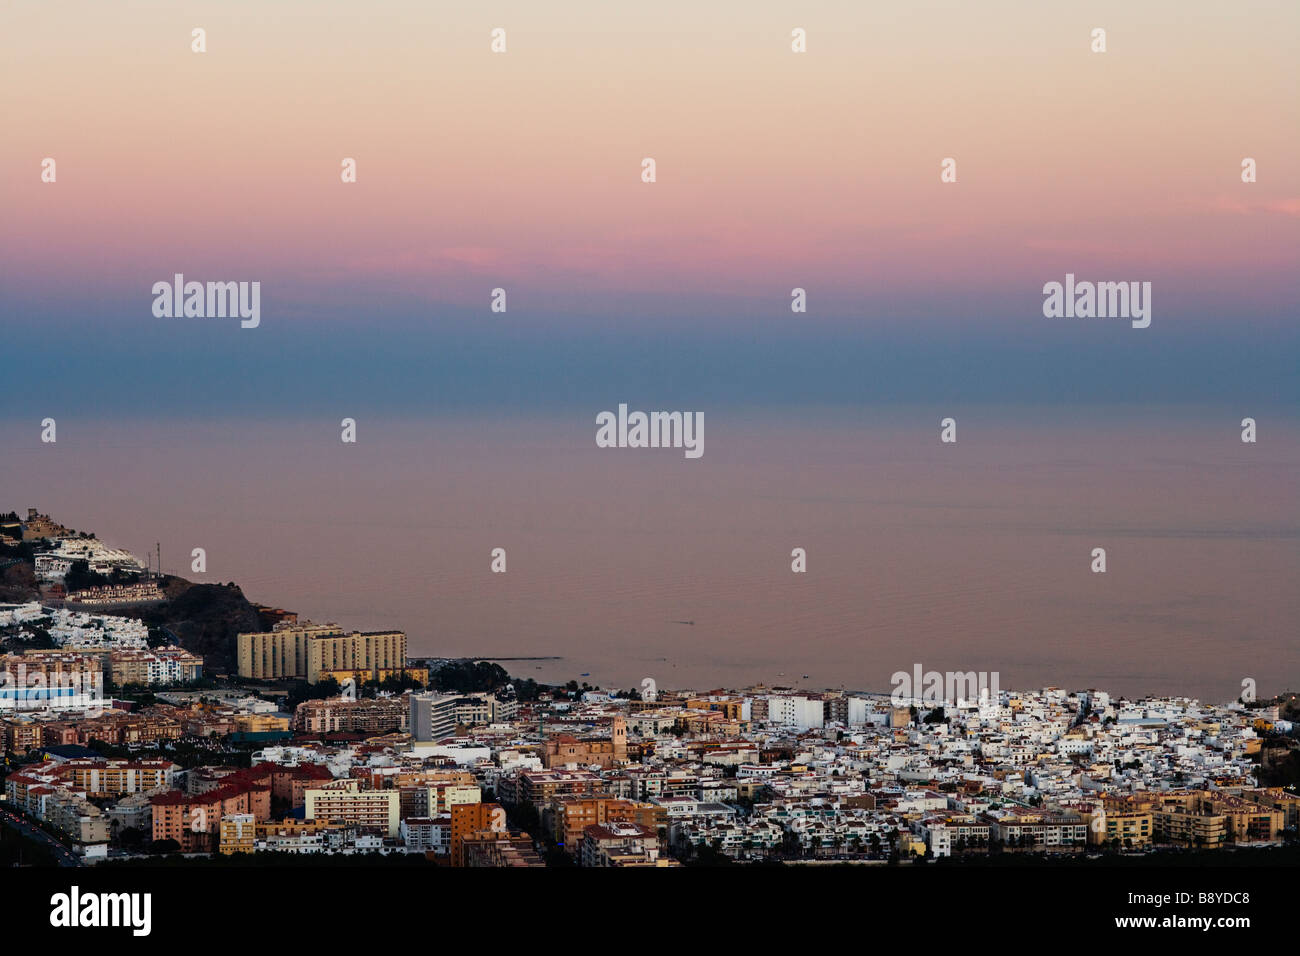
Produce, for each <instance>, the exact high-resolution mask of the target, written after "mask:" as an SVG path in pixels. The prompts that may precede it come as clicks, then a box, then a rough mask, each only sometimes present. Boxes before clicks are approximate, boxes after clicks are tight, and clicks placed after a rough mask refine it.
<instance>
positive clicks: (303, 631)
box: [236, 623, 406, 684]
mask: <svg viewBox="0 0 1300 956" xmlns="http://www.w3.org/2000/svg"><path fill="white" fill-rule="evenodd" d="M236 647H237V659H238V666H239V676H240V677H253V678H260V679H263V680H274V679H279V678H297V679H299V680H305V681H307V682H308V683H311V684H315V683H317V682H319V681H321V680H323V679H325V678H327V677H334V678H336V679H338V680H342V679H344V678H346V677H353V678H357V679H359V680H383V679H384V678H385V677H388V676H391V675H396V674H402V673H405V672H406V634H404V633H403V632H402V631H373V632H366V631H352V632H350V633H349V632H345V631H344V630H343V629H342V628H341V627H339V626H338V625H336V624H310V623H308V624H301V625H299V624H283V625H280V626H277V627H275V628H273V629H272V630H270V631H263V632H260V633H256V634H250V633H245V634H240V635H238V636H237V637H236Z"/></svg>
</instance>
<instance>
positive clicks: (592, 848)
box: [577, 821, 659, 866]
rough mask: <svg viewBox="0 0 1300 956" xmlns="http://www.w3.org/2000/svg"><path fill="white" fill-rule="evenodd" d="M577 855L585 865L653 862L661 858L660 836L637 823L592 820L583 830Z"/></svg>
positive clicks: (623, 864)
mask: <svg viewBox="0 0 1300 956" xmlns="http://www.w3.org/2000/svg"><path fill="white" fill-rule="evenodd" d="M577 856H578V861H579V863H580V864H581V865H582V866H615V865H619V866H627V865H629V864H631V863H633V862H642V863H643V865H644V864H653V863H654V862H655V861H656V860H658V859H659V837H658V835H657V834H656V833H655V831H654V830H651V829H650V828H649V827H643V826H641V825H639V824H636V823H629V822H624V821H611V822H609V823H604V824H601V823H593V824H591V825H590V826H588V827H587V828H586V829H585V830H584V831H583V834H582V840H581V846H580V849H579V852H578V854H577ZM615 861H617V862H615Z"/></svg>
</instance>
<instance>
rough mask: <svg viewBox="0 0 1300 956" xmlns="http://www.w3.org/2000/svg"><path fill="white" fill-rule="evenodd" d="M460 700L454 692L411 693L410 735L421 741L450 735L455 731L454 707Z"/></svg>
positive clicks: (439, 738)
mask: <svg viewBox="0 0 1300 956" xmlns="http://www.w3.org/2000/svg"><path fill="white" fill-rule="evenodd" d="M460 700H461V698H460V697H458V696H456V695H455V694H412V695H411V698H410V708H411V711H410V722H409V729H410V733H411V736H412V737H414V738H415V739H416V740H418V741H421V742H427V741H431V740H441V739H442V738H443V737H450V736H451V735H452V734H453V733H455V732H456V707H457V705H458V704H459V703H460Z"/></svg>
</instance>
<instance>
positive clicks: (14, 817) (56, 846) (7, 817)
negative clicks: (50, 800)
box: [0, 806, 82, 866]
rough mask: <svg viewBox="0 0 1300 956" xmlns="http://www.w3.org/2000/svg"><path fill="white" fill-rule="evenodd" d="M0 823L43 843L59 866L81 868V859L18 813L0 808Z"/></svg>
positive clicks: (8, 808)
mask: <svg viewBox="0 0 1300 956" xmlns="http://www.w3.org/2000/svg"><path fill="white" fill-rule="evenodd" d="M0 822H3V823H4V824H5V825H6V826H11V827H13V828H14V829H15V830H17V831H18V832H19V833H21V834H23V836H26V837H30V838H31V839H33V840H36V841H37V842H39V843H44V844H45V845H46V846H47V847H49V848H50V852H52V853H53V854H54V859H55V860H56V861H57V862H58V864H59V866H81V865H82V861H81V857H79V856H77V854H75V853H73V852H72V851H71V850H69V849H68V848H67V847H66V846H64V845H63V844H62V843H60V842H59V841H58V840H56V839H54V837H52V836H51V835H50V834H48V833H46V832H45V831H44V830H42V829H41V828H40V827H38V826H36V825H35V824H34V823H32V822H31V821H29V820H28V819H26V818H25V817H24V816H23V815H22V814H21V813H18V812H17V811H16V810H14V809H13V808H12V807H6V806H0Z"/></svg>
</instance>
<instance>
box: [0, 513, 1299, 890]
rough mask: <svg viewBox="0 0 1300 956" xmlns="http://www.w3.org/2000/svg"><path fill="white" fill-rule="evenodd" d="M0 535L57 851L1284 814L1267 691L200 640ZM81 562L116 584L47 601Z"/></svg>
mask: <svg viewBox="0 0 1300 956" xmlns="http://www.w3.org/2000/svg"><path fill="white" fill-rule="evenodd" d="M0 534H2V535H3V539H2V540H0V548H3V549H4V550H3V553H2V554H0V563H3V564H4V565H5V567H4V571H5V578H4V583H5V587H6V592H5V593H6V594H8V595H11V596H12V595H13V594H14V592H15V590H21V588H22V587H23V586H24V585H23V584H22V582H23V581H26V582H27V583H28V586H30V587H31V588H34V589H35V593H34V594H32V595H30V596H31V597H32V599H31V600H26V601H22V602H11V603H6V604H3V605H0V640H3V646H4V650H5V654H4V655H3V657H0V674H2V675H3V676H2V678H0V679H2V680H3V686H2V687H0V737H2V739H3V747H4V766H3V773H4V799H3V803H0V810H2V811H3V812H2V813H0V821H3V822H4V823H5V824H6V825H7V826H9V827H10V828H12V829H17V830H19V831H20V832H22V833H24V834H26V835H27V838H29V839H30V840H31V841H32V842H33V844H34V845H35V846H38V847H42V848H43V849H44V850H45V851H47V852H48V853H49V854H50V855H51V856H52V857H53V858H55V859H57V860H60V861H62V862H63V863H64V865H86V864H96V865H99V866H112V865H114V863H115V861H121V862H128V861H148V860H151V859H153V860H157V859H161V858H169V859H179V858H184V859H186V860H188V861H190V862H193V863H195V864H201V863H202V861H203V860H205V859H214V858H232V857H234V858H237V859H244V860H247V861H250V862H251V861H255V860H262V861H272V860H276V859H282V858H283V856H282V855H284V854H293V855H301V854H316V855H320V856H321V857H326V856H343V857H348V856H351V857H356V858H362V857H364V858H365V859H367V860H374V861H382V860H385V859H387V860H402V861H406V862H412V861H415V862H424V863H428V864H432V865H442V866H449V867H515V866H519V867H541V866H568V865H578V866H587V867H676V866H684V865H733V864H764V865H767V864H777V863H779V864H785V865H815V864H826V863H844V864H862V865H872V864H878V865H885V866H888V865H893V864H899V863H903V862H919V863H927V862H932V863H936V864H957V863H972V862H978V861H991V860H994V859H995V858H1006V857H1011V856H1019V857H1023V858H1026V859H1029V858H1032V859H1036V860H1042V861H1044V862H1050V861H1058V862H1059V861H1064V860H1068V859H1074V858H1081V857H1085V856H1087V857H1096V856H1105V855H1116V856H1122V855H1129V856H1134V855H1149V854H1160V853H1172V854H1178V853H1191V852H1201V851H1216V852H1221V853H1231V852H1258V853H1263V854H1267V853H1269V852H1270V850H1269V848H1277V847H1280V846H1283V845H1284V844H1288V843H1292V842H1293V841H1294V840H1295V839H1296V834H1297V827H1298V825H1300V794H1297V792H1296V788H1295V784H1296V780H1295V779H1294V778H1293V771H1294V765H1295V763H1296V760H1295V752H1296V727H1295V724H1294V723H1293V717H1294V714H1295V711H1296V709H1297V701H1296V699H1295V697H1294V695H1291V696H1284V697H1283V698H1279V699H1277V700H1273V701H1264V702H1255V701H1251V700H1246V701H1234V702H1231V703H1227V704H1223V705H1213V704H1205V703H1201V702H1199V701H1196V700H1193V699H1189V698H1184V697H1152V698H1145V699H1140V700H1124V699H1117V698H1114V697H1112V696H1111V695H1110V694H1108V693H1107V692H1106V691H1104V690H1099V689H1076V690H1069V689H1064V688H1058V687H1045V688H1038V689H1034V690H1023V691H1011V690H1002V689H999V688H998V686H997V683H996V679H995V680H994V681H993V683H992V686H991V687H990V686H985V685H981V687H980V693H979V695H978V696H974V697H971V698H964V697H957V698H955V699H950V700H943V701H942V702H938V703H935V702H930V703H927V702H926V700H924V699H922V698H911V699H906V698H903V699H900V697H899V696H898V694H897V693H895V694H894V695H892V696H891V695H889V694H880V693H866V692H852V691H844V690H834V691H821V692H813V691H809V690H807V689H804V688H794V687H780V686H765V685H756V686H749V687H743V688H693V689H688V688H676V689H665V688H662V687H656V686H654V685H653V682H651V684H650V685H649V687H648V689H647V688H646V685H643V688H642V690H641V691H637V690H621V689H615V688H597V687H592V686H589V685H585V684H579V683H577V682H576V681H570V682H569V683H568V684H567V685H564V686H546V685H540V684H537V683H536V682H534V681H533V680H531V679H527V678H513V677H511V676H510V675H509V674H508V673H507V672H506V671H505V670H504V669H503V668H502V667H501V666H500V665H498V664H495V663H493V662H490V661H484V660H472V659H471V660H465V659H441V658H417V657H413V656H411V655H410V653H409V650H408V648H407V636H406V634H405V633H403V632H401V631H360V630H353V629H350V628H344V627H341V626H339V625H336V624H333V623H313V622H311V621H309V620H306V619H303V618H300V616H299V614H297V613H295V612H293V611H288V610H285V609H283V608H274V607H270V606H265V605H254V606H252V607H253V608H254V611H253V612H252V613H253V617H252V618H249V620H255V621H256V626H255V627H250V628H249V629H247V630H241V631H239V632H238V633H236V634H234V635H232V643H233V647H231V648H229V649H228V651H227V652H226V654H225V655H224V656H223V657H222V658H221V660H222V661H223V662H228V663H223V664H222V665H221V668H220V669H213V668H211V667H209V662H208V661H207V660H206V658H205V657H204V656H203V655H201V654H198V653H196V652H195V651H194V650H192V649H190V648H187V647H184V646H181V644H180V642H177V641H176V640H175V634H173V633H171V632H170V630H169V628H168V627H164V626H160V625H156V624H149V623H147V622H148V621H150V620H153V619H154V618H152V617H150V615H151V614H154V615H156V614H157V613H159V612H158V610H157V606H158V602H159V601H160V600H161V601H162V602H163V603H164V604H166V603H167V602H168V601H171V600H178V599H174V598H171V597H168V596H167V595H170V594H172V593H176V592H177V590H178V588H179V587H180V585H179V584H178V583H177V582H176V580H175V579H170V578H167V577H166V576H162V575H160V574H158V573H157V572H156V569H155V571H154V573H153V574H151V572H150V571H149V569H148V568H146V567H142V566H141V565H140V563H139V562H138V561H136V560H135V559H134V558H133V557H132V556H131V555H129V554H126V553H124V552H119V551H113V550H111V549H107V548H104V547H103V546H102V545H100V544H99V543H98V542H97V541H95V542H94V544H88V543H86V542H88V541H93V540H94V539H91V538H85V537H80V536H78V535H76V534H75V533H74V532H71V531H69V530H68V529H66V528H63V527H62V526H61V525H58V524H57V523H55V522H54V521H53V520H52V519H50V518H49V517H48V516H45V515H40V514H38V513H37V512H36V511H35V510H32V511H30V512H29V516H28V519H27V520H26V521H19V520H18V519H17V517H16V515H13V514H11V515H10V516H9V520H3V521H0ZM19 566H22V567H24V568H25V569H26V570H25V571H23V572H22V573H18V574H14V573H10V572H11V570H12V569H13V568H16V567H19ZM24 575H28V577H24ZM69 576H71V578H72V579H73V580H72V581H71V582H69ZM96 576H99V577H104V576H109V577H110V581H109V583H107V584H98V585H93V586H96V587H119V588H128V589H137V590H131V591H127V592H124V594H125V596H123V597H121V598H120V599H119V600H118V602H117V606H115V607H114V611H115V612H120V613H115V614H107V613H99V612H94V613H89V612H87V611H85V610H83V609H82V608H81V607H80V606H79V603H80V602H78V601H76V600H74V597H75V595H76V594H77V593H78V591H79V590H80V589H79V588H76V587H73V588H70V587H69V583H71V584H84V583H86V581H94V580H96ZM78 578H81V579H82V580H78ZM128 578H132V579H133V580H127V579H128ZM15 582H18V583H15ZM143 584H148V585H150V588H149V589H148V590H138V589H139V588H140V586H141V585H143ZM195 587H200V586H195ZM203 587H214V588H218V589H219V592H220V594H221V595H223V598H224V597H228V596H229V594H230V593H231V592H230V591H229V588H228V587H219V586H203ZM180 593H182V595H183V593H184V592H180ZM214 593H216V592H214ZM181 599H183V598H181ZM132 614H135V615H137V616H132ZM917 666H918V667H919V666H920V665H917ZM904 676H907V675H904ZM32 852H36V851H34V850H33V851H32Z"/></svg>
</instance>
